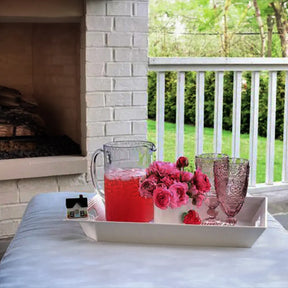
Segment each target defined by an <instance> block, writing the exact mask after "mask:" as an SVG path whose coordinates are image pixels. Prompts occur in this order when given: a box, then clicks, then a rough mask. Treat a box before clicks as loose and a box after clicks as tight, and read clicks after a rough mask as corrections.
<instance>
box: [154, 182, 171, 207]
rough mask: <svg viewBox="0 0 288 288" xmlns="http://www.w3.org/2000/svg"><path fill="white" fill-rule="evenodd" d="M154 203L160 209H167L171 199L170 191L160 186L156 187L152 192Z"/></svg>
mask: <svg viewBox="0 0 288 288" xmlns="http://www.w3.org/2000/svg"><path fill="white" fill-rule="evenodd" d="M153 200H154V204H155V205H156V206H157V207H158V208H160V209H163V210H165V209H167V208H168V207H169V204H170V201H171V192H170V191H169V190H168V189H166V188H162V187H157V188H156V189H155V190H154V192H153Z"/></svg>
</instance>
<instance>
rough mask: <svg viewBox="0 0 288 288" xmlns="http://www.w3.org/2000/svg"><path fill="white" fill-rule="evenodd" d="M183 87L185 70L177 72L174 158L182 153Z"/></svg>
mask: <svg viewBox="0 0 288 288" xmlns="http://www.w3.org/2000/svg"><path fill="white" fill-rule="evenodd" d="M184 89H185V72H178V74H177V106H176V159H177V158H178V157H179V156H182V155H184Z"/></svg>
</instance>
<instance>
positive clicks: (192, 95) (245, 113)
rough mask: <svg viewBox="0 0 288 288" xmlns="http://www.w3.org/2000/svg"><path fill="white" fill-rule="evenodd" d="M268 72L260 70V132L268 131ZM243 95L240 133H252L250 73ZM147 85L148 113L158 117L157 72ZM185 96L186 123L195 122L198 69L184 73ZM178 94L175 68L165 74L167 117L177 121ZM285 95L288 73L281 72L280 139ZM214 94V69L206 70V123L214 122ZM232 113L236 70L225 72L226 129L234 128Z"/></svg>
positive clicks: (279, 102)
mask: <svg viewBox="0 0 288 288" xmlns="http://www.w3.org/2000/svg"><path fill="white" fill-rule="evenodd" d="M268 77H269V75H268V73H267V72H263V73H261V77H260V87H259V119H258V122H259V123H258V133H259V135H260V136H263V137H266V135H267V113H268V81H269V78H268ZM242 79H243V84H242V95H241V96H242V97H241V133H247V134H249V129H250V102H251V73H249V72H245V73H243V75H242ZM148 83H149V86H148V117H149V118H150V119H156V98H157V97H156V73H154V72H150V73H149V81H148ZM185 83H186V84H185V98H184V105H185V106H184V113H185V123H187V124H192V125H195V117H196V73H195V72H187V73H186V74H185ZM176 94H177V75H176V73H174V72H168V73H166V74H165V121H167V122H171V123H175V121H176ZM284 97H285V73H279V74H278V87H277V103H276V107H277V108H276V131H275V135H276V138H277V139H282V136H283V121H284V115H283V113H284ZM214 98H215V73H214V72H206V73H205V102H204V126H205V127H210V128H213V125H214V105H215V104H214ZM232 113H233V72H225V74H224V92H223V123H222V127H223V129H224V130H228V131H231V130H232Z"/></svg>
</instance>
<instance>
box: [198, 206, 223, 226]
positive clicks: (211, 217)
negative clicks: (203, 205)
mask: <svg viewBox="0 0 288 288" xmlns="http://www.w3.org/2000/svg"><path fill="white" fill-rule="evenodd" d="M217 214H218V213H217V212H216V211H215V208H209V209H208V210H207V215H208V218H206V219H204V220H203V222H202V224H203V225H221V224H222V222H221V221H219V220H217V219H216V216H217Z"/></svg>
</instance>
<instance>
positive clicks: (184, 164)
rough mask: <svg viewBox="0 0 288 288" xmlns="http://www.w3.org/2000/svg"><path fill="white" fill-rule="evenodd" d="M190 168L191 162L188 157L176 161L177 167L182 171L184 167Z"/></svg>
mask: <svg viewBox="0 0 288 288" xmlns="http://www.w3.org/2000/svg"><path fill="white" fill-rule="evenodd" d="M188 166H189V161H188V158H187V157H184V156H181V157H179V158H178V159H177V161H176V167H177V168H178V169H179V170H181V169H182V168H184V167H188Z"/></svg>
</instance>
